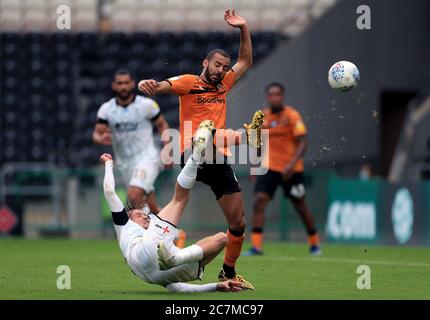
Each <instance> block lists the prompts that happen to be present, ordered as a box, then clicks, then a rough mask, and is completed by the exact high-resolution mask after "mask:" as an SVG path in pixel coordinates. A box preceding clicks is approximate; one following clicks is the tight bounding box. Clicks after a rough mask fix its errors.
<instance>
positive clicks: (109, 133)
mask: <svg viewBox="0 0 430 320" xmlns="http://www.w3.org/2000/svg"><path fill="white" fill-rule="evenodd" d="M135 86H136V83H135V81H134V79H133V76H132V75H131V73H130V71H128V70H126V69H120V70H118V71H117V72H115V75H114V78H113V81H112V90H113V91H114V92H115V93H116V96H115V97H114V98H112V99H110V100H109V101H107V102H105V103H103V104H102V106H101V107H100V109H99V110H98V112H97V124H96V126H95V129H94V132H93V140H94V142H95V143H98V144H103V145H112V146H113V150H114V153H115V160H116V163H117V166H118V169H119V171H120V173H121V175H122V178H123V179H124V182H125V183H126V185H127V188H128V190H127V196H128V199H129V201H130V202H131V203H136V204H139V207H142V205H143V204H144V203H146V204H147V205H148V206H149V209H150V211H151V212H154V213H158V212H159V211H160V208H159V207H158V205H157V202H156V198H155V193H154V182H155V180H156V178H157V176H158V174H159V172H160V169H161V168H162V163H161V160H160V153H159V150H158V148H157V147H156V146H155V143H154V135H153V124H154V125H155V126H156V127H157V129H158V131H159V132H160V134H161V133H162V132H163V131H164V130H166V129H168V128H169V125H168V124H167V121H166V120H165V118H164V117H163V115H162V114H161V113H160V108H159V106H158V104H157V103H156V102H155V101H154V100H152V99H149V98H146V97H143V96H138V95H136V94H135V92H134V89H135Z"/></svg>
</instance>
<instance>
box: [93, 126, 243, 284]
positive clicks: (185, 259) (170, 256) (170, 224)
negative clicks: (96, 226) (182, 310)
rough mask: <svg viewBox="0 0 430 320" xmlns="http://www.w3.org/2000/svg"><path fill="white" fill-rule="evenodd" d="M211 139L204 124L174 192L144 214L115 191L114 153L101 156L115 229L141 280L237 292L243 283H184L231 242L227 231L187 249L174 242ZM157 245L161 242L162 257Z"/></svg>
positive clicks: (198, 274)
mask: <svg viewBox="0 0 430 320" xmlns="http://www.w3.org/2000/svg"><path fill="white" fill-rule="evenodd" d="M209 140H212V128H208V127H207V126H205V125H202V126H201V127H200V128H199V130H198V131H197V133H196V136H195V139H194V143H193V146H194V149H193V154H192V156H191V157H190V158H189V159H188V161H187V163H186V164H185V166H184V168H183V169H182V171H181V172H180V174H179V176H178V178H177V183H176V188H175V194H174V196H173V198H172V200H171V201H170V202H169V203H168V204H167V205H166V206H165V207H164V208H163V209H162V210H161V211H160V212H159V213H158V214H157V215H156V214H150V215H146V214H145V213H144V212H143V211H142V210H140V209H137V208H128V210H126V209H125V208H124V205H123V204H122V202H121V200H120V199H119V198H118V196H117V194H116V193H115V180H114V177H113V162H112V156H111V155H110V154H106V153H105V154H103V155H102V156H101V157H100V161H101V162H102V163H104V165H105V177H104V181H103V189H104V194H105V197H106V200H107V201H108V204H109V207H110V210H111V211H112V219H113V223H114V227H115V232H116V235H117V238H118V242H119V246H120V248H121V252H122V254H123V256H124V258H125V260H126V262H127V264H128V265H129V266H130V268H131V270H132V272H133V273H134V274H135V275H136V276H137V277H139V278H140V279H142V280H143V281H146V282H148V283H153V284H158V285H161V286H164V287H166V288H167V289H168V290H170V291H176V292H209V291H230V292H237V291H241V290H244V289H245V288H244V287H243V285H242V283H241V282H239V281H234V280H226V281H221V282H218V283H208V284H203V285H194V284H187V283H185V282H189V281H193V280H196V279H201V277H202V275H203V270H204V267H205V265H207V264H208V263H209V262H210V261H212V260H213V259H214V258H215V257H216V256H217V255H218V254H219V253H220V252H221V251H222V250H223V249H224V247H225V244H226V242H227V235H226V234H225V233H222V232H220V233H217V234H215V235H213V236H210V237H207V238H204V239H202V240H200V241H198V242H197V243H196V244H194V245H191V246H189V247H186V248H184V249H179V248H178V247H176V246H175V245H174V244H173V240H174V238H175V236H176V233H177V232H178V231H177V228H176V226H177V225H178V223H179V220H180V219H181V216H182V214H183V212H184V209H185V206H186V204H187V201H188V197H189V192H190V189H191V188H192V187H193V185H194V183H195V181H196V176H197V167H198V166H199V164H200V162H201V158H202V153H203V151H204V150H205V148H206V145H207V143H208V141H209ZM157 247H159V248H160V259H159V257H158V252H157ZM159 260H160V262H159ZM163 262H164V263H163ZM160 265H161V268H160ZM162 269H163V270H162ZM165 269H166V270H165ZM167 269H168V270H167Z"/></svg>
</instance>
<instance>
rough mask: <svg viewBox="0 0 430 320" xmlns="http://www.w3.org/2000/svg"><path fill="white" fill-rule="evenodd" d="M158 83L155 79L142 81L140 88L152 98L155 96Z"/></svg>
mask: <svg viewBox="0 0 430 320" xmlns="http://www.w3.org/2000/svg"><path fill="white" fill-rule="evenodd" d="M157 85H158V82H157V81H156V80H153V79H148V80H141V81H140V82H139V85H138V88H139V90H140V91H142V92H143V93H144V94H145V95H147V96H152V95H154V94H155V88H156V87H157Z"/></svg>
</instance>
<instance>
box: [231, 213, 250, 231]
mask: <svg viewBox="0 0 430 320" xmlns="http://www.w3.org/2000/svg"><path fill="white" fill-rule="evenodd" d="M229 228H230V229H231V230H234V231H245V228H246V220H245V217H243V216H241V217H238V218H237V219H235V220H233V221H231V223H230V225H229Z"/></svg>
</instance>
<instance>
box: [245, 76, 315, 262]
mask: <svg viewBox="0 0 430 320" xmlns="http://www.w3.org/2000/svg"><path fill="white" fill-rule="evenodd" d="M284 91H285V90H284V87H283V85H282V84H280V83H271V84H269V85H268V86H267V88H266V98H267V103H268V105H269V108H266V109H264V110H263V113H264V116H265V118H264V119H265V121H264V125H263V128H265V129H269V150H268V151H269V155H268V156H267V154H265V155H264V156H263V166H264V167H266V168H268V169H269V171H268V172H267V173H266V174H265V175H261V176H258V177H257V181H256V184H255V190H254V192H255V200H254V213H253V221H252V227H253V229H252V235H251V241H252V248H251V249H250V250H249V251H247V252H245V253H244V255H259V254H262V253H263V251H262V245H263V226H264V209H265V208H266V206H267V205H268V203H269V202H270V200H272V198H273V195H274V193H275V191H276V189H277V187H278V185H281V186H282V189H283V191H284V195H285V197H288V198H290V200H291V202H292V204H293V206H294V208H295V209H296V211H297V213H298V214H299V215H300V218H301V219H302V221H303V223H304V225H305V227H306V232H307V234H308V241H309V245H310V252H311V254H313V255H319V254H321V249H320V243H319V238H318V233H317V231H316V229H315V224H314V220H313V217H312V214H311V212H310V210H309V208H308V206H307V204H306V200H305V193H306V192H305V188H304V179H303V170H304V164H303V156H304V154H305V151H306V146H307V141H306V133H307V130H306V126H305V124H304V122H303V120H302V117H301V116H300V114H299V112H297V110H295V109H294V108H292V107H290V106H286V105H284Z"/></svg>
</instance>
